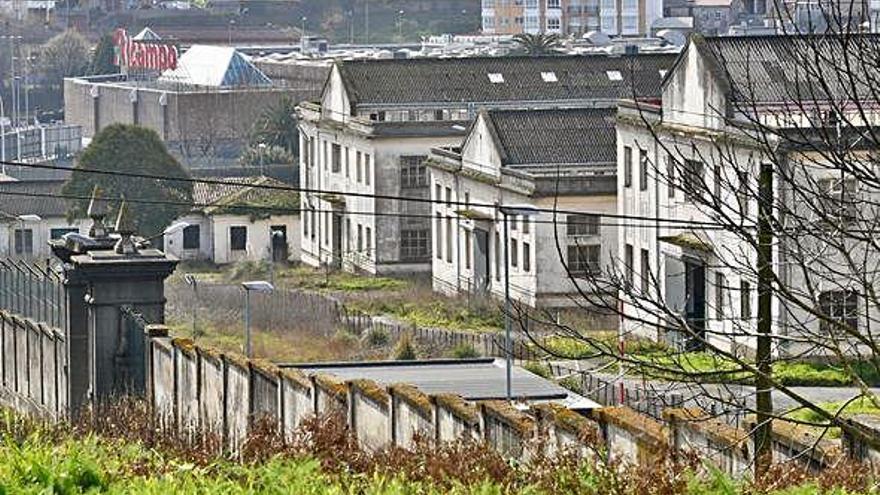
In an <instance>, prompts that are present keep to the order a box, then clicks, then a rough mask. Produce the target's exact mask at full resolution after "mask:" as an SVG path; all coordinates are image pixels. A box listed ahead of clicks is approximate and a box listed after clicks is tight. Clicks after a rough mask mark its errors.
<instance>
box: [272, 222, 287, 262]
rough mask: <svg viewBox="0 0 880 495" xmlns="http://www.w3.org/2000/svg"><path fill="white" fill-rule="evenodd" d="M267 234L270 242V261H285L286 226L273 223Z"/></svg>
mask: <svg viewBox="0 0 880 495" xmlns="http://www.w3.org/2000/svg"><path fill="white" fill-rule="evenodd" d="M269 235H270V237H271V242H272V261H274V262H275V263H282V262H284V261H287V226H286V225H273V226H272V227H270V228H269Z"/></svg>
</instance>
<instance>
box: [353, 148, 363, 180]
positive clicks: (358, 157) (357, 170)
mask: <svg viewBox="0 0 880 495" xmlns="http://www.w3.org/2000/svg"><path fill="white" fill-rule="evenodd" d="M363 159H364V157H363V153H361V152H360V151H358V152H357V153H356V154H355V160H354V174H355V180H356V181H357V183H358V184H360V183H361V177H363V170H361V167H362V166H363Z"/></svg>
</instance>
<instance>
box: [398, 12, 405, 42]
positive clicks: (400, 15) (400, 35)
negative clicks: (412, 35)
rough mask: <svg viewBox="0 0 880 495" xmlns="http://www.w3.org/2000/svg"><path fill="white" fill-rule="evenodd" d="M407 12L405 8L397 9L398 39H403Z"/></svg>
mask: <svg viewBox="0 0 880 495" xmlns="http://www.w3.org/2000/svg"><path fill="white" fill-rule="evenodd" d="M404 14H406V12H404V11H403V10H398V11H397V38H398V41H403V16H404Z"/></svg>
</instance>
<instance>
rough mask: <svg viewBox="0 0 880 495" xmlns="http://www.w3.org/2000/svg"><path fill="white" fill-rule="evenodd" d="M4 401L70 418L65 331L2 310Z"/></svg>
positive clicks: (43, 414) (0, 398)
mask: <svg viewBox="0 0 880 495" xmlns="http://www.w3.org/2000/svg"><path fill="white" fill-rule="evenodd" d="M0 384H2V386H0V404H2V405H4V406H6V407H10V408H13V409H15V410H17V411H22V412H26V413H28V414H32V415H36V416H41V417H47V418H52V419H62V418H66V417H67V411H68V399H67V349H66V342H65V339H64V334H63V333H62V332H60V331H58V330H55V329H52V328H50V327H48V326H46V325H43V324H41V323H37V322H35V321H33V320H30V319H25V318H21V317H18V316H16V315H12V314H10V313H7V312H5V311H0Z"/></svg>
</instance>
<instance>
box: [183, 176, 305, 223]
mask: <svg viewBox="0 0 880 495" xmlns="http://www.w3.org/2000/svg"><path fill="white" fill-rule="evenodd" d="M220 180H222V181H223V182H224V184H206V183H203V182H196V183H195V184H194V186H193V202H194V203H195V204H196V207H195V210H197V211H201V212H203V213H205V214H206V215H222V214H232V215H235V214H241V215H244V214H255V215H268V214H287V215H293V214H296V211H295V210H296V209H297V208H299V195H298V193H296V192H294V191H291V190H289V189H290V186H288V185H287V184H285V183H283V182H281V181H279V180H276V179H273V178H271V177H264V176H258V177H237V178H222V179H220ZM261 186H262V187H261ZM267 186H268V187H267Z"/></svg>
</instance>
